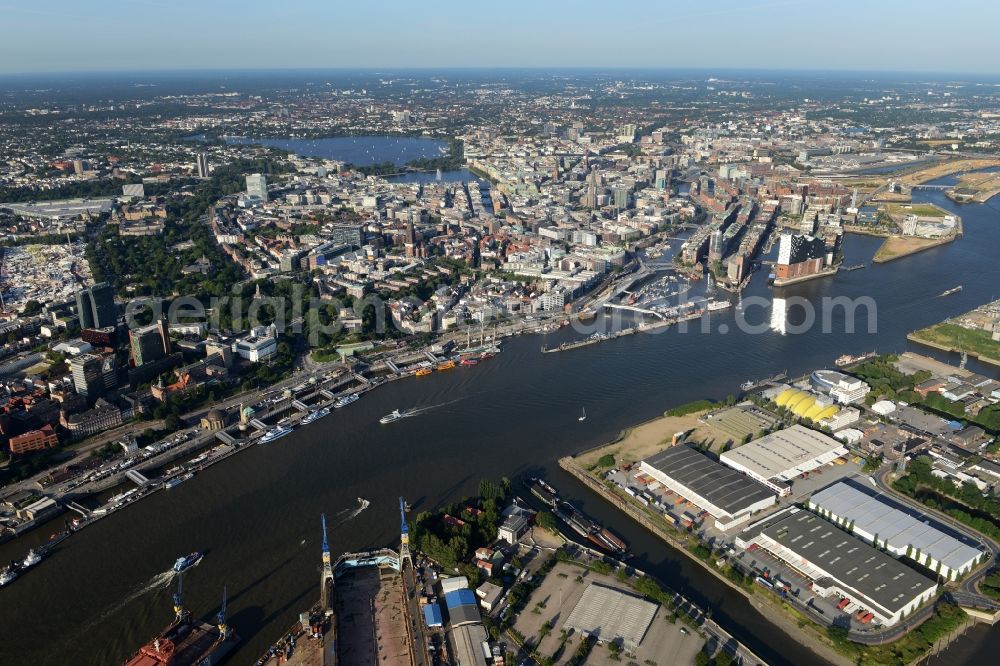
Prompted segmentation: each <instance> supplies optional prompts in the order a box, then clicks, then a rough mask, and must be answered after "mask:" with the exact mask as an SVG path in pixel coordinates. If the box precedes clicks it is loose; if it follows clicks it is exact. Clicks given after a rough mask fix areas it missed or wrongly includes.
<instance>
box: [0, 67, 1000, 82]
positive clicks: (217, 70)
mask: <svg viewBox="0 0 1000 666" xmlns="http://www.w3.org/2000/svg"><path fill="white" fill-rule="evenodd" d="M497 71H506V72H534V73H543V72H582V73H592V74H596V73H601V72H636V73H639V72H645V73H656V72H660V73H667V72H698V73H713V72H717V73H724V72H729V73H755V74H852V75H854V74H856V75H866V74H867V75H900V74H904V75H908V76H914V75H931V76H935V77H941V76H955V77H965V76H970V77H995V78H996V79H997V80H998V81H1000V71H992V72H986V71H955V70H944V69H942V70H917V69H913V70H909V69H836V68H819V67H816V68H812V67H802V68H791V69H784V68H776V67H741V66H714V67H713V66H708V65H698V66H685V67H650V66H642V65H531V66H528V65H473V66H452V65H448V66H434V65H421V66H405V65H388V66H381V67H367V66H365V67H294V66H293V67H185V68H159V67H153V68H142V69H110V68H109V69H79V70H73V69H70V70H38V71H19V72H3V71H0V77H13V78H27V77H31V76H93V75H150V74H154V75H155V74H253V73H257V74H262V73H269V74H280V73H286V74H293V73H307V72H309V73H325V72H330V73H332V72H336V73H379V72H392V73H398V72H423V73H434V72H497Z"/></svg>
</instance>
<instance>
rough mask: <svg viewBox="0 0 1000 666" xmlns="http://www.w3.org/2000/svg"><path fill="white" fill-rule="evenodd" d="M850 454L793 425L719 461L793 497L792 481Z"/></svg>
mask: <svg viewBox="0 0 1000 666" xmlns="http://www.w3.org/2000/svg"><path fill="white" fill-rule="evenodd" d="M846 454H847V449H846V448H845V447H844V445H843V444H841V443H840V442H838V441H837V440H835V439H833V438H832V437H827V436H826V435H824V434H823V433H821V432H818V431H816V430H812V429H810V428H806V427H805V426H803V425H793V426H792V427H790V428H785V429H784V430H779V431H777V432H773V433H771V434H770V435H765V436H764V437H761V438H760V439H758V440H755V441H753V442H750V443H749V444H744V445H743V446H741V447H739V448H735V449H732V450H730V451H726V452H725V453H723V454H722V455H721V456H719V460H721V461H722V462H723V463H725V464H726V465H729V466H730V467H732V468H733V469H735V470H737V471H740V472H743V473H744V474H746V475H747V476H749V477H750V478H752V479H756V480H757V481H760V482H761V483H763V484H764V485H765V486H767V487H768V488H772V489H773V490H775V491H777V492H778V494H780V495H782V496H784V495H788V494H789V493H791V488H790V487H789V485H788V483H787V482H788V481H790V480H791V479H794V478H795V477H797V476H799V475H800V474H802V473H803V472H811V471H812V470H814V469H816V468H818V467H822V466H824V465H828V464H830V463H831V462H833V461H834V460H836V459H837V458H839V457H840V456H843V455H846Z"/></svg>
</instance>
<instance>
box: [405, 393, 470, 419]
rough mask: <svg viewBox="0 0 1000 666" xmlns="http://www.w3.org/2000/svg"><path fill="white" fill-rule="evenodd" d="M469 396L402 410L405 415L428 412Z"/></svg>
mask: <svg viewBox="0 0 1000 666" xmlns="http://www.w3.org/2000/svg"><path fill="white" fill-rule="evenodd" d="M467 397H469V396H462V397H460V398H455V399H454V400H449V401H448V402H440V403H438V404H436V405H428V406H426V407H414V408H412V409H407V410H406V411H404V412H403V414H404V415H406V416H416V415H417V414H423V413H424V412H429V411H431V410H432V409H439V408H441V407H447V406H448V405H453V404H455V403H456V402H459V401H460V400H465V399H466V398H467Z"/></svg>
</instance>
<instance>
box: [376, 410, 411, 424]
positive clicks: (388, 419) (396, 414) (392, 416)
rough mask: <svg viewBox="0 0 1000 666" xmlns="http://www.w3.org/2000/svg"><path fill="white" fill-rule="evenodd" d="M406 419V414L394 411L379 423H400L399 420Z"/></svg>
mask: <svg viewBox="0 0 1000 666" xmlns="http://www.w3.org/2000/svg"><path fill="white" fill-rule="evenodd" d="M402 418H406V414H404V413H403V412H401V411H399V410H398V409H394V410H392V412H390V413H389V414H386V415H385V416H383V417H382V418H380V419H379V420H378V422H379V423H392V422H393V421H398V420H399V419H402Z"/></svg>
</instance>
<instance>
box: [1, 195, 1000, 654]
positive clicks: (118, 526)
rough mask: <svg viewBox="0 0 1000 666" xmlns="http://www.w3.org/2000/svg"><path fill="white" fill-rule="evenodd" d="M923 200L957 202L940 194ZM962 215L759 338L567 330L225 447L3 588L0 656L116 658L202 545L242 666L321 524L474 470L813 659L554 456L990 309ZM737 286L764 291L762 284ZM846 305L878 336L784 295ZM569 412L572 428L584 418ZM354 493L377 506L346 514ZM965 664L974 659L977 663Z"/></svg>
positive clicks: (193, 597) (808, 289)
mask: <svg viewBox="0 0 1000 666" xmlns="http://www.w3.org/2000/svg"><path fill="white" fill-rule="evenodd" d="M920 196H921V197H926V198H927V199H928V200H933V201H934V202H935V203H939V204H940V205H942V206H943V207H945V208H949V207H955V204H952V203H951V202H948V201H947V200H945V199H944V195H943V194H939V193H936V192H926V193H921V194H920ZM958 208H959V209H960V211H961V215H962V216H963V219H964V221H965V233H966V235H965V238H964V239H962V240H959V241H957V242H955V243H952V244H949V245H947V246H943V247H941V248H935V249H933V250H928V251H927V252H924V253H921V254H919V255H914V256H913V257H909V258H907V259H906V260H904V261H899V262H893V263H890V264H884V265H879V266H873V267H871V268H869V269H867V270H864V271H855V272H842V273H840V274H838V275H837V276H836V277H832V278H828V279H823V280H816V281H812V282H810V283H807V284H803V285H799V286H796V287H790V288H785V289H783V290H781V292H780V294H779V298H778V302H776V303H775V305H774V306H773V307H771V308H754V309H753V311H752V312H751V311H748V312H746V313H745V314H746V317H747V319H748V320H752V321H754V322H762V324H763V326H762V327H763V328H764V329H765V331H766V332H764V333H762V334H759V335H750V334H747V333H744V332H741V331H740V330H739V328H738V327H737V326H736V325H735V314H736V308H731V309H729V310H725V311H720V312H714V313H712V316H711V317H710V318H709V319H710V321H709V324H710V326H709V330H710V332H709V333H708V334H701V333H700V330H701V322H696V323H693V324H691V325H690V327H689V331H688V332H687V333H684V332H682V331H681V330H680V329H679V328H678V327H669V328H664V329H662V330H661V332H659V333H657V334H649V335H643V334H637V335H632V336H627V337H625V338H622V339H619V340H613V341H608V342H604V343H602V344H599V345H594V346H591V347H588V348H586V349H581V350H578V351H576V352H574V353H566V354H546V355H542V354H541V353H540V351H539V346H540V344H545V345H547V346H553V345H558V344H560V343H562V342H564V341H568V340H572V339H575V338H577V337H579V334H578V333H575V332H574V331H573V330H572V329H571V328H570V327H567V328H563V329H560V330H559V331H556V332H553V333H550V334H548V335H545V336H529V337H523V338H516V339H511V340H509V341H508V342H507V343H506V345H505V349H504V352H503V353H502V354H500V355H498V356H497V357H496V358H495V359H493V360H491V361H490V362H489V363H481V364H479V365H478V366H475V367H471V368H456V369H455V370H454V371H452V372H448V373H433V374H432V375H430V376H427V377H421V378H414V379H406V380H402V381H397V382H390V383H387V384H386V385H385V386H383V387H380V388H379V389H378V390H376V391H372V392H371V393H369V394H368V395H366V396H365V397H364V398H363V399H361V400H360V401H358V402H357V403H355V404H353V405H351V406H349V407H346V408H344V409H341V410H336V412H335V413H333V414H331V415H330V416H328V417H326V418H324V419H321V420H319V421H317V422H316V423H313V424H311V425H308V426H304V427H302V428H300V429H299V430H297V431H296V432H295V433H293V434H291V435H289V436H287V437H284V438H282V439H280V440H278V441H276V442H273V443H272V444H269V445H267V446H255V447H251V448H249V449H247V450H246V451H244V452H242V453H241V454H240V455H235V456H232V457H231V458H230V459H228V460H227V461H225V462H223V463H221V464H218V465H215V466H213V467H211V468H210V469H207V470H205V471H204V472H202V473H201V474H198V475H197V476H196V477H195V478H193V479H191V480H190V481H187V482H185V483H184V484H181V485H180V486H178V487H177V488H174V489H171V490H170V491H168V492H159V493H155V494H153V495H151V496H150V497H148V498H145V499H143V500H142V501H141V502H138V503H136V504H135V505H134V506H132V507H130V508H129V509H128V510H127V511H123V512H120V513H118V514H115V515H114V516H111V517H109V518H108V519H106V520H102V521H100V522H99V523H98V524H95V525H93V526H92V527H91V528H88V529H87V530H84V531H83V532H81V533H80V534H78V535H75V536H74V537H73V538H72V539H69V540H67V541H66V542H65V546H66V547H65V548H60V549H59V550H58V551H57V552H56V553H54V554H53V555H52V556H51V558H49V560H48V561H46V563H45V565H44V567H45V568H44V575H32V576H26V577H25V579H24V580H22V581H18V583H17V584H16V585H12V586H11V587H10V588H5V589H4V590H3V591H2V592H0V594H2V595H3V597H4V603H3V604H2V605H0V623H2V626H4V627H5V628H6V629H7V631H8V632H10V633H11V634H16V635H19V636H21V637H22V640H20V641H19V645H18V651H17V652H16V653H14V652H13V647H12V645H11V642H9V641H6V642H3V643H0V663H26V662H27V663H38V664H56V663H65V662H66V661H68V660H70V659H71V658H72V659H76V661H77V662H81V661H82V662H83V663H95V664H113V663H115V662H116V661H119V660H121V659H122V658H124V657H125V656H126V655H128V654H131V653H132V652H133V651H134V650H135V649H136V648H137V647H138V646H139V645H141V644H142V643H144V642H146V641H147V640H149V638H150V637H151V636H153V635H154V634H155V633H156V632H157V631H159V630H160V629H161V628H162V627H163V626H164V625H165V624H166V622H167V621H169V619H170V616H171V611H170V607H169V587H170V584H171V581H170V579H169V577H167V578H164V577H162V576H161V574H162V573H163V572H165V571H166V570H167V569H169V567H170V565H171V564H172V563H173V561H174V559H176V557H177V556H179V555H181V554H183V553H188V552H191V551H194V550H206V551H207V554H206V556H205V559H204V560H203V561H202V563H201V564H200V565H198V566H197V567H195V568H194V569H192V570H191V571H190V573H189V575H188V576H187V577H186V578H185V597H186V601H187V603H188V606H189V607H190V608H191V609H192V611H193V612H194V613H195V615H196V616H201V617H208V616H209V615H210V614H212V613H214V612H215V611H217V610H218V607H219V604H220V602H221V591H222V590H221V588H222V586H223V584H228V586H229V595H230V598H229V611H230V624H231V625H232V626H233V627H235V628H237V631H238V632H239V634H240V635H241V636H242V637H243V642H242V643H241V645H240V646H239V650H238V652H237V653H236V654H235V655H234V659H233V663H247V662H249V661H252V660H253V659H255V658H256V657H257V656H258V655H259V654H260V653H261V652H262V651H263V649H264V648H265V647H266V646H267V645H268V644H270V643H271V642H272V641H273V640H274V638H275V637H277V636H279V635H280V634H281V633H282V632H283V631H284V630H285V629H286V628H287V627H288V626H289V625H290V624H291V623H292V621H293V620H294V618H295V617H296V616H297V613H298V612H299V611H300V610H301V609H302V608H305V607H308V606H309V604H310V603H311V602H312V600H313V599H314V598H315V596H316V583H317V580H318V575H317V572H316V563H317V559H318V548H319V535H318V534H317V529H316V519H317V516H318V514H319V513H321V512H326V513H327V514H328V516H331V533H330V538H331V545H332V548H333V550H334V553H335V554H336V553H338V552H342V551H345V550H364V549H368V548H371V547H374V546H379V545H392V544H394V543H395V542H396V541H397V540H398V534H397V529H398V518H397V511H396V498H397V497H398V496H399V495H405V496H406V497H407V498H411V497H412V498H413V500H411V503H412V504H413V505H414V510H415V511H418V512H419V511H421V510H424V509H429V508H431V507H433V506H436V505H439V504H442V503H445V502H449V501H454V500H456V499H458V498H460V497H462V496H463V495H470V494H473V493H474V492H475V490H476V487H477V485H478V482H479V480H480V479H481V478H484V477H494V478H496V477H499V476H502V475H508V476H512V477H514V476H525V477H528V476H536V475H544V476H547V477H549V478H551V479H552V480H553V482H554V483H555V484H556V485H557V486H558V487H559V488H560V491H561V492H562V493H563V494H564V495H567V496H568V497H569V499H571V500H573V501H574V502H576V503H579V505H580V506H581V507H583V508H584V509H585V511H586V512H587V513H589V514H591V515H593V516H594V517H596V518H597V519H599V520H600V521H602V522H603V523H604V524H606V525H609V526H611V527H612V528H613V529H614V530H615V531H616V532H620V533H621V534H622V536H623V537H625V539H626V540H628V541H629V543H630V544H631V546H632V550H633V552H635V553H636V558H635V562H636V566H638V567H640V568H642V569H643V570H645V571H648V572H650V573H651V574H653V575H655V576H656V577H657V578H659V579H661V580H663V581H664V582H665V583H666V584H667V585H669V586H670V587H671V588H672V589H674V590H677V591H678V592H681V593H682V594H684V595H685V596H686V597H688V598H691V599H692V601H694V602H695V603H697V604H698V605H699V606H701V607H703V608H711V609H712V610H713V619H715V620H716V621H718V622H719V623H720V625H722V626H723V627H724V628H726V630H727V631H729V632H730V633H732V634H733V635H735V636H736V637H737V638H738V639H739V640H740V641H741V642H743V643H745V644H747V645H748V646H749V647H750V648H751V649H752V650H754V652H756V653H758V654H760V656H761V657H762V658H764V659H765V660H767V661H768V662H769V663H773V664H802V663H817V661H818V660H817V659H816V658H815V656H814V655H813V654H812V653H811V652H809V651H808V650H806V649H805V648H803V647H802V646H800V645H798V643H797V642H796V640H795V637H794V635H792V634H789V633H787V632H784V631H782V630H780V629H779V628H777V627H775V626H774V625H773V624H771V623H770V622H768V620H767V619H766V618H765V617H764V616H762V615H761V614H760V613H759V612H758V611H757V610H755V609H754V608H753V607H752V606H751V605H750V604H749V603H748V602H747V601H746V600H745V599H743V598H742V597H741V596H740V595H738V594H736V593H734V592H733V591H732V590H730V589H729V588H728V586H726V585H725V584H723V583H722V582H721V581H718V580H717V579H716V578H715V577H714V576H712V575H711V574H709V573H708V572H706V571H704V570H703V569H702V568H701V567H700V565H697V564H695V563H694V562H692V561H690V560H689V559H688V558H687V557H686V556H685V555H682V554H679V553H677V552H674V551H672V550H671V549H669V548H667V547H665V545H664V544H663V543H662V542H661V541H659V540H658V539H656V538H655V537H654V536H653V535H651V534H649V533H648V532H646V531H645V530H644V529H643V528H641V527H639V526H638V525H634V524H631V521H629V520H627V519H624V518H623V517H622V516H621V515H620V514H619V513H618V512H617V510H615V509H614V508H613V507H610V506H607V505H606V504H605V503H604V501H603V500H601V499H600V498H596V497H595V496H593V495H592V494H590V493H589V491H586V490H585V489H583V488H582V487H579V486H578V485H577V484H576V483H575V482H574V481H572V478H571V477H570V476H569V475H567V474H565V473H564V472H562V471H561V470H559V469H558V467H557V466H556V464H555V461H556V460H557V459H558V458H560V457H562V456H565V455H567V454H570V453H573V452H576V451H579V450H582V449H586V448H590V447H592V446H595V445H597V444H600V443H603V442H606V441H609V440H611V439H613V438H615V437H616V436H617V435H618V433H619V432H620V431H622V430H623V429H625V428H627V427H629V426H630V425H632V424H634V423H637V422H640V421H644V420H648V419H650V418H653V417H654V416H657V415H659V414H662V412H663V411H664V409H666V408H667V407H670V406H672V405H676V404H680V403H683V402H688V401H690V400H692V399H694V398H699V397H714V398H721V397H724V396H725V395H727V394H728V393H735V392H737V390H738V387H739V384H740V383H741V382H743V381H744V380H746V379H748V378H754V377H764V376H768V375H771V374H774V373H775V372H777V371H779V370H785V369H787V370H788V371H789V374H790V375H796V374H801V373H802V372H805V371H807V370H811V369H813V368H815V367H819V366H824V365H831V364H832V362H833V359H835V358H836V357H838V356H840V355H841V354H843V353H859V352H862V351H866V350H871V349H873V348H878V349H879V350H880V351H889V350H892V349H903V348H905V347H906V343H905V340H904V338H905V334H906V333H907V332H908V331H910V330H913V329H915V328H920V327H922V326H926V325H928V324H931V323H934V322H936V321H939V320H940V319H943V318H945V317H947V316H953V315H955V314H958V313H960V312H964V311H967V310H969V309H972V308H973V307H975V306H976V305H978V304H981V303H983V302H986V301H987V300H989V299H990V297H991V296H992V290H993V289H994V285H996V284H997V283H998V281H1000V265H997V263H996V262H995V260H994V257H995V250H994V248H996V247H1000V225H997V224H996V212H995V211H994V210H993V209H991V208H989V207H988V206H983V205H977V204H971V205H964V206H961V207H958ZM878 243H879V239H873V238H864V237H857V236H852V237H850V238H848V239H847V241H846V243H845V251H846V253H847V257H848V261H849V262H851V263H854V262H860V261H868V260H870V257H871V256H872V254H873V253H874V251H875V248H876V247H877V245H878ZM956 266H961V267H962V275H967V276H978V278H977V279H976V281H975V282H971V283H967V284H966V286H965V289H964V290H963V291H962V292H961V293H960V294H956V295H955V296H954V297H951V298H948V299H937V298H935V297H936V296H937V295H938V294H940V293H941V290H942V288H943V287H942V284H944V285H946V286H953V284H954V283H955V280H956V275H955V271H956V268H955V267H956ZM966 279H969V278H966ZM776 294H778V292H776ZM748 295H761V296H769V295H770V292H769V290H768V288H767V287H766V285H765V284H764V280H763V279H762V278H761V276H759V275H758V276H757V277H755V279H754V281H753V282H752V283H751V285H750V287H749V288H748V290H747V292H746V294H745V295H744V297H746V296H748ZM841 295H843V296H848V297H860V296H864V295H869V296H872V297H873V298H874V299H875V300H876V302H877V304H878V321H877V324H878V326H877V332H876V333H868V332H867V331H868V328H867V322H866V321H865V318H864V317H863V316H862V317H860V318H859V321H858V322H857V329H858V331H859V332H858V333H857V334H855V335H845V334H843V333H842V332H840V331H837V329H836V327H834V330H835V332H834V333H830V334H823V333H822V332H821V331H820V330H819V328H818V327H814V328H813V329H811V330H807V331H804V332H802V333H799V334H795V333H794V332H793V331H794V330H795V327H796V326H797V325H799V324H801V323H802V319H801V317H800V315H799V313H798V312H797V308H795V307H786V306H785V304H786V303H787V301H788V300H790V299H792V298H793V297H801V298H803V299H805V301H806V302H810V303H818V301H819V299H821V298H822V297H824V296H841ZM782 299H785V303H782ZM737 307H738V306H737ZM599 321H600V319H599ZM723 324H725V325H726V328H725V329H724V328H723ZM782 331H784V334H782ZM911 348H912V349H914V350H916V351H920V352H921V353H926V349H924V348H918V347H915V346H911ZM943 357H944V358H949V357H947V356H943ZM974 366H975V363H974V362H973V361H970V367H974ZM976 369H977V370H980V371H982V372H985V373H987V374H992V373H991V372H990V370H989V369H983V368H979V367H977V368H976ZM414 407H428V408H430V409H427V410H426V411H424V412H422V413H421V415H420V416H417V417H414V418H409V419H405V420H404V421H401V422H400V423H397V424H392V425H388V426H386V425H380V424H379V423H378V419H379V417H381V416H382V415H384V414H386V413H388V412H390V411H392V410H393V409H397V408H398V409H405V408H414ZM581 407H585V408H586V410H587V417H588V418H587V420H586V421H585V422H579V421H577V417H578V415H579V413H580V409H581ZM357 497H364V498H366V499H369V500H370V501H371V506H370V507H369V508H368V509H366V510H364V511H361V512H357V509H358V503H357V499H356V498H357ZM41 532H44V533H45V534H42V533H38V534H32V535H28V536H27V537H26V538H25V539H38V540H44V539H45V538H46V537H47V533H48V530H44V529H43V530H41ZM31 545H34V544H33V543H32V542H30V541H28V540H22V539H18V540H15V541H13V542H10V543H8V544H4V545H3V546H0V559H8V560H9V559H12V558H13V557H16V556H17V555H18V554H22V555H23V551H25V550H26V549H27V548H28V547H30V546H31ZM35 573H38V572H35ZM39 623H43V626H44V631H40V630H39ZM977 635H978V633H977ZM983 635H984V637H985V636H996V635H997V632H996V631H993V632H992V634H983ZM991 640H994V641H995V640H997V639H996V638H993V639H991ZM984 644H985V647H984V648H983V650H984V652H983V654H985V651H986V650H988V649H989V647H990V643H989V641H988V640H987V641H984ZM945 654H948V653H945ZM80 655H84V656H83V657H82V658H81V657H80ZM976 658H977V655H976V654H975V653H974V654H972V655H969V659H970V663H971V660H974V659H976ZM952 663H958V662H952Z"/></svg>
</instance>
